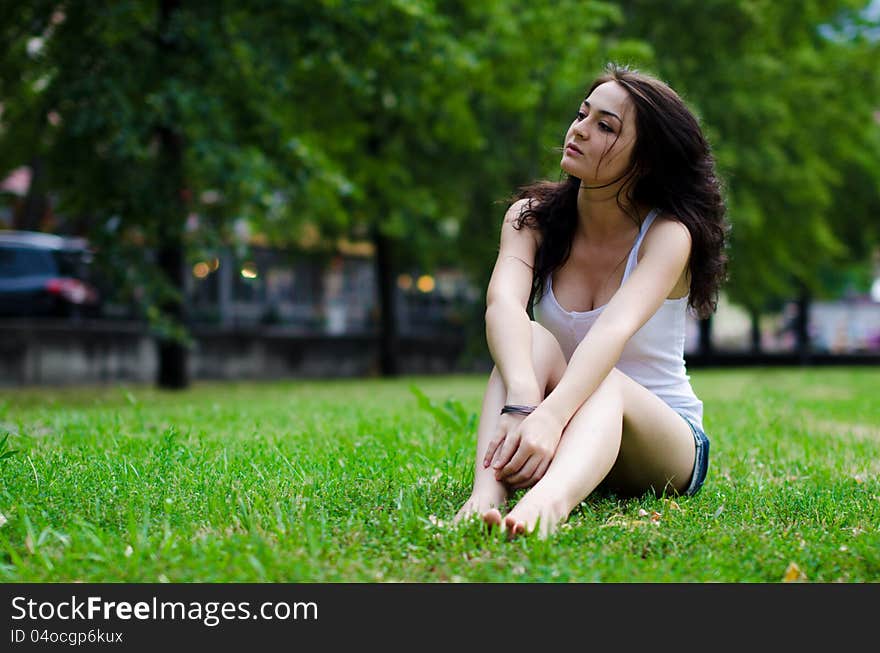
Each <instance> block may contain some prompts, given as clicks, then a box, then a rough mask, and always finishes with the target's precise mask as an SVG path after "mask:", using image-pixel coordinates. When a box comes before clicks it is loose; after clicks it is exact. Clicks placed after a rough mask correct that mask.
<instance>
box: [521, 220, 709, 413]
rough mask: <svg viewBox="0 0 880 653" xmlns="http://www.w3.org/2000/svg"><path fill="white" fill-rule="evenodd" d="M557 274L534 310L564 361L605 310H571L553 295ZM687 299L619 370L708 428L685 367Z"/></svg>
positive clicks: (652, 323) (645, 335)
mask: <svg viewBox="0 0 880 653" xmlns="http://www.w3.org/2000/svg"><path fill="white" fill-rule="evenodd" d="M656 217H657V210H656V209H654V210H652V211H651V212H650V213H649V214H648V215H647V217H646V218H645V220H644V222H643V223H642V226H641V229H640V230H639V235H638V237H637V238H636V242H635V244H633V247H632V250H631V251H630V253H629V258H628V259H627V261H626V268H625V269H624V272H623V279H622V280H621V285H622V284H623V282H624V281H626V280H627V278H628V277H629V275H630V274H631V273H632V271H633V269H634V268H635V266H636V264H637V263H638V255H639V247H640V246H641V244H642V240H643V239H644V237H645V234H646V233H647V232H648V229H649V228H650V227H651V224H652V223H653V222H654V218H656ZM552 277H553V275H552V274H550V275H547V280H546V283H545V290H544V295H543V297H541V300H540V301H539V302H538V303H537V304H535V306H534V315H535V320H536V321H537V322H538V323H539V324H541V325H542V326H544V327H545V328H546V329H547V330H548V331H550V333H552V334H553V335H554V336H556V339H557V340H558V341H559V344H560V345H561V346H562V352H563V353H564V354H565V359H566V360H567V361H568V360H571V355H572V354H573V353H574V350H575V348H576V347H577V346H578V344H579V343H580V341H581V340H583V338H584V336H585V335H587V332H588V331H589V330H590V327H592V326H593V324H594V323H595V322H596V319H597V318H598V317H599V315H601V314H602V310H603V309H604V308H605V306H599V307H598V308H594V309H593V310H591V311H567V310H565V309H564V308H562V306H560V305H559V302H557V301H556V297H555V295H554V294H553V279H552ZM687 303H688V298H687V296H685V297H681V298H679V299H667V300H665V301H664V302H663V304H662V305H661V306H660V308H658V309H657V312H656V313H654V315H652V316H651V318H650V319H649V320H648V321H647V322H645V324H644V325H643V326H642V328H641V329H639V330H638V331H636V332H635V333H634V334H633V335H632V337H631V338H630V339H629V341H627V343H626V345H625V346H624V348H623V353H622V354H621V355H620V359H619V360H618V361H617V364H616V365H615V367H616V368H617V369H619V370H620V371H621V372H623V373H624V374H626V375H627V376H629V377H630V378H631V379H633V380H635V381H637V382H638V383H640V384H641V385H643V386H644V387H646V388H647V389H648V390H650V391H651V392H653V393H654V394H656V395H657V396H658V397H660V398H661V399H662V400H663V401H665V402H666V403H667V404H668V405H669V406H670V407H672V408H673V409H674V410H675V411H676V412H678V413H681V414H683V415H684V416H685V417H687V418H689V419H690V420H691V421H693V422H694V423H695V424H696V425H697V426H699V427H700V428H701V429H702V428H703V402H702V401H700V400H699V399H698V398H697V396H696V395H695V394H694V391H693V388H691V383H690V377H689V376H688V374H687V370H686V369H685V363H684V338H685V323H686V311H687Z"/></svg>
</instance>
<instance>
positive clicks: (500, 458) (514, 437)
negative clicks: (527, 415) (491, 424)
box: [492, 431, 520, 477]
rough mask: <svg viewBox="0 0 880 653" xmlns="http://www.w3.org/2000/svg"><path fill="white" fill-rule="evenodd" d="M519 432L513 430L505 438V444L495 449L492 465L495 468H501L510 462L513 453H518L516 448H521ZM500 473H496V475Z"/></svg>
mask: <svg viewBox="0 0 880 653" xmlns="http://www.w3.org/2000/svg"><path fill="white" fill-rule="evenodd" d="M519 439H520V438H519V433H517V432H516V431H511V432H510V433H508V434H507V437H506V438H504V444H503V445H502V446H500V447H498V449H497V450H496V451H495V456H494V458H493V459H492V467H493V468H494V469H501V468H502V467H504V466H505V465H506V464H507V463H508V462H510V459H511V457H513V454H514V453H516V450H517V449H518V448H519ZM497 476H498V475H497V474H496V477H497Z"/></svg>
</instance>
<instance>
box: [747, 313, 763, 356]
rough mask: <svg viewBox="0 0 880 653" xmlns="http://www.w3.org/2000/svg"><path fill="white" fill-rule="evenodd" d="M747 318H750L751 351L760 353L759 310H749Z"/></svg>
mask: <svg viewBox="0 0 880 653" xmlns="http://www.w3.org/2000/svg"><path fill="white" fill-rule="evenodd" d="M749 318H750V320H751V323H752V326H751V340H752V353H753V354H760V353H761V350H762V347H761V313H760V312H759V311H755V310H752V311H749Z"/></svg>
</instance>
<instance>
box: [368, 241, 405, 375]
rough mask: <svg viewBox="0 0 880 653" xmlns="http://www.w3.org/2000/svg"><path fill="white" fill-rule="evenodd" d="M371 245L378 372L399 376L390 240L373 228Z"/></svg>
mask: <svg viewBox="0 0 880 653" xmlns="http://www.w3.org/2000/svg"><path fill="white" fill-rule="evenodd" d="M373 243H374V244H375V246H376V285H377V290H378V292H379V316H380V317H379V371H380V373H381V375H382V376H397V375H398V373H399V372H400V366H399V362H398V350H399V346H398V345H399V339H398V334H397V306H396V302H395V291H394V263H393V258H392V254H391V240H390V239H389V238H388V237H387V236H384V235H383V234H382V233H381V231H380V230H379V227H374V228H373Z"/></svg>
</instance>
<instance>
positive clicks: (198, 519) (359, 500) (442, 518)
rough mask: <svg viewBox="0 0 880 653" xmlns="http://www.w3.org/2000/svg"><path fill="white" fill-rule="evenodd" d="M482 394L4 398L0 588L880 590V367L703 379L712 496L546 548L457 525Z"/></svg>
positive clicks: (305, 388) (318, 388)
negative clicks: (739, 585) (529, 585)
mask: <svg viewBox="0 0 880 653" xmlns="http://www.w3.org/2000/svg"><path fill="white" fill-rule="evenodd" d="M485 382H486V378H485V377H484V376H445V377H407V378H401V379H396V380H375V379H370V380H343V381H340V380H332V381H331V380H327V381H285V382H272V383H236V384H219V383H217V384H214V383H210V384H209V383H204V384H197V385H196V386H194V387H193V389H191V390H189V391H186V392H183V393H164V392H160V391H157V390H155V389H153V388H151V387H144V386H127V387H121V388H120V387H113V388H110V387H103V388H76V389H73V388H71V389H45V388H43V389H19V390H6V391H2V392H0V440H2V439H3V438H4V436H5V435H6V434H8V437H7V438H6V441H5V443H4V444H3V445H0V451H9V450H11V449H14V450H17V452H16V453H13V454H11V455H7V456H5V457H3V458H2V459H0V479H2V480H0V514H2V517H0V522H2V525H0V582H23V581H24V582H72V581H85V582H118V581H131V582H172V583H174V582H194V581H206V582H224V581H235V582H245V581H248V582H369V583H376V582H396V581H405V582H409V581H420V582H446V581H449V582H570V581H575V582H610V583H618V582H688V583H690V582H753V581H757V582H778V581H782V580H802V581H807V582H847V583H854V582H878V581H880V405H878V402H877V389H878V388H880V370H876V369H870V368H813V369H746V370H695V371H694V372H693V373H692V382H693V384H694V387H695V389H696V391H697V393H698V394H699V395H700V397H701V398H702V399H703V400H704V403H705V409H706V417H705V426H706V430H707V432H708V433H709V437H710V438H711V441H712V449H711V451H712V457H711V461H710V471H709V477H708V479H707V482H706V485H705V486H704V487H703V490H702V491H701V492H700V493H699V494H697V495H696V496H695V497H681V498H677V499H673V498H669V497H665V498H658V497H653V496H645V497H641V498H637V499H629V500H621V499H618V498H616V497H613V496H611V497H602V498H596V497H590V498H588V499H587V500H586V501H584V502H583V503H582V504H581V505H580V507H579V508H578V509H576V510H575V511H574V512H573V513H572V515H571V518H570V519H569V520H568V522H567V523H566V524H565V525H564V526H563V527H562V529H561V530H560V531H559V532H558V533H557V534H556V535H555V536H554V537H552V538H550V539H548V540H544V541H542V540H539V539H538V538H519V539H517V540H514V541H508V540H507V539H506V538H505V537H503V536H500V535H499V534H497V533H486V532H485V529H483V528H482V527H481V525H480V524H479V523H476V522H474V523H471V524H466V525H464V526H462V527H459V528H450V527H449V526H448V521H449V519H450V517H451V516H452V515H453V514H454V513H455V511H456V510H457V508H458V507H459V505H460V504H461V503H462V502H463V501H464V499H465V498H466V497H467V495H468V493H469V491H470V482H471V479H472V465H473V451H474V437H475V436H474V430H475V426H474V421H475V419H476V413H477V411H478V409H479V406H480V402H481V398H482V392H483V389H484V387H485ZM413 387H415V388H416V390H413ZM420 397H421V398H420ZM0 455H2V453H0Z"/></svg>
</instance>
